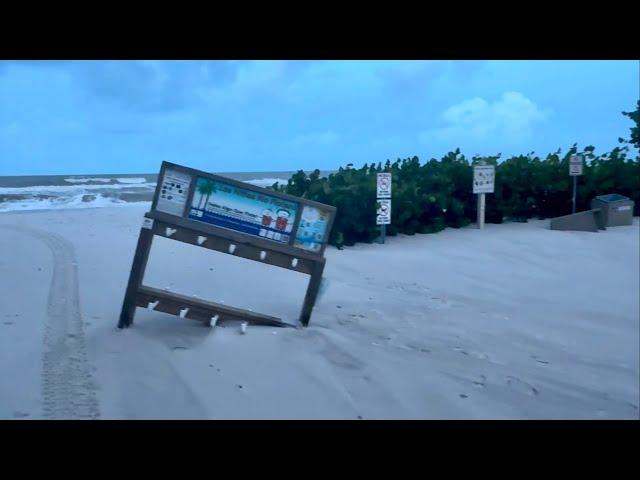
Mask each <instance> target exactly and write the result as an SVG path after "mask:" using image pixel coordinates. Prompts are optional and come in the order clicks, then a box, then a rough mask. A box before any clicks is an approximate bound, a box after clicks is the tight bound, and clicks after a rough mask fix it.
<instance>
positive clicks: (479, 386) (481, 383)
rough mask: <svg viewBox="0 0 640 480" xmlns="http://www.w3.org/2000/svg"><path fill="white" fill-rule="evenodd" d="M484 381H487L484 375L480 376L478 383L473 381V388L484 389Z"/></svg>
mask: <svg viewBox="0 0 640 480" xmlns="http://www.w3.org/2000/svg"><path fill="white" fill-rule="evenodd" d="M486 381H487V377H485V376H484V375H480V381H478V380H474V381H473V386H474V387H476V388H484V387H485V383H486Z"/></svg>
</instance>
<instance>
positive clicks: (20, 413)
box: [13, 411, 30, 418]
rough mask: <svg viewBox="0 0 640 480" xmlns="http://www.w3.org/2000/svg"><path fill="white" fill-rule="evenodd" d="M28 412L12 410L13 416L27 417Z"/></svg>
mask: <svg viewBox="0 0 640 480" xmlns="http://www.w3.org/2000/svg"><path fill="white" fill-rule="evenodd" d="M29 415H30V414H29V413H27V412H20V411H15V412H13V418H25V417H28V416H29Z"/></svg>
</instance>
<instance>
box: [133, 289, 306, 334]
mask: <svg viewBox="0 0 640 480" xmlns="http://www.w3.org/2000/svg"><path fill="white" fill-rule="evenodd" d="M156 301H159V303H158V305H157V306H156V307H155V308H154V310H156V311H159V312H165V313H169V314H171V315H180V311H181V310H182V309H184V308H188V309H189V311H188V312H187V314H186V315H185V318H191V319H193V320H200V321H203V322H206V323H208V322H209V321H210V320H211V317H213V316H215V315H219V316H220V318H219V320H218V321H224V320H245V321H247V322H249V323H253V324H256V325H270V326H274V327H293V328H295V325H291V324H289V323H286V322H283V321H282V320H281V319H279V318H277V317H273V316H271V315H264V314H261V313H256V312H251V311H249V310H244V309H241V308H236V307H230V306H228V305H222V304H220V303H215V302H209V301H207V300H201V299H199V298H196V297H188V296H186V295H181V294H179V293H173V292H168V291H166V290H160V289H157V288H153V287H148V286H145V285H142V286H141V287H140V288H139V289H138V294H137V296H136V305H137V306H139V307H144V308H147V306H148V305H149V303H153V302H156Z"/></svg>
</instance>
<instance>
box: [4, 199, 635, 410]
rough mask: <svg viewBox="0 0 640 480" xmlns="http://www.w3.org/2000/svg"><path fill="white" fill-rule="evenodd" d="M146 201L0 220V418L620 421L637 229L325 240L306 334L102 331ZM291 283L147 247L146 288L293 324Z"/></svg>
mask: <svg viewBox="0 0 640 480" xmlns="http://www.w3.org/2000/svg"><path fill="white" fill-rule="evenodd" d="M147 208H148V206H147V205H129V206H127V207H114V208H112V207H108V208H96V209H84V210H58V211H49V212H24V213H4V214H0V232H2V235H0V272H1V275H0V360H1V361H0V418H3V419H39V418H100V419H357V418H362V419H611V418H615V419H627V418H635V419H637V418H638V417H639V410H638V406H639V399H638V396H639V389H640V385H639V377H640V372H639V370H640V368H639V362H640V359H639V349H640V338H639V323H640V306H639V293H638V292H639V291H640V285H639V282H640V258H639V256H640V228H639V226H640V225H639V222H638V218H635V219H634V225H633V226H630V227H615V228H610V229H608V230H607V231H605V232H598V233H587V232H556V231H551V230H549V229H548V225H549V222H548V221H531V222H529V223H526V224H504V225H487V226H486V228H485V230H483V231H478V230H476V229H474V228H472V227H470V228H464V229H459V230H454V229H448V230H445V231H444V232H441V233H438V234H436V235H416V236H413V237H407V236H398V237H393V238H388V239H387V243H386V244H385V245H377V244H372V245H358V246H355V247H351V248H346V249H344V250H341V251H339V250H336V249H335V248H332V247H330V248H328V249H327V251H326V256H327V267H326V269H325V277H326V279H327V288H326V290H325V291H324V292H323V295H322V297H321V298H320V299H319V301H318V303H317V305H316V308H315V310H314V313H313V315H312V318H311V326H310V327H309V328H306V329H304V328H300V329H297V330H296V329H276V328H271V327H258V326H250V327H249V329H248V331H247V333H246V334H245V335H242V334H240V329H239V327H238V325H237V324H231V323H227V324H223V325H222V326H221V327H217V328H215V329H211V328H209V327H206V326H203V325H202V324H200V323H198V322H195V321H193V320H188V319H180V318H178V317H174V316H171V315H166V314H163V313H158V312H149V311H147V310H143V309H138V310H137V312H136V316H135V324H134V326H133V328H131V329H126V330H118V329H117V328H116V324H117V321H118V316H119V313H120V307H121V302H122V299H123V295H124V289H125V286H126V282H127V278H128V274H129V269H130V267H131V261H132V258H133V252H134V249H135V245H136V240H137V235H138V232H139V228H140V225H141V223H142V215H143V213H144V212H145V211H146V209H147ZM307 279H308V277H307V276H305V275H301V274H297V273H295V272H290V271H284V270H281V269H278V268H276V267H270V266H266V265H262V264H258V263H257V262H250V261H246V260H243V259H238V258H234V257H232V256H230V255H224V254H219V253H212V252H209V251H207V250H205V249H200V248H198V247H194V246H190V245H184V244H180V243H178V242H174V241H171V240H168V239H162V238H157V237H156V240H155V241H154V247H153V250H152V253H151V257H150V261H149V266H148V270H147V276H146V278H145V283H146V284H148V285H151V286H157V287H161V288H164V287H169V288H171V289H172V290H173V291H176V292H180V293H185V294H192V295H198V296H200V297H201V298H208V299H211V300H214V301H224V302H225V303H227V304H229V305H234V306H240V307H244V308H251V309H253V310H255V311H260V312H263V313H268V314H273V315H276V316H279V317H281V318H283V319H284V320H287V321H290V322H295V321H296V318H297V315H298V313H299V310H300V308H301V306H302V299H303V296H304V291H305V287H306V282H307Z"/></svg>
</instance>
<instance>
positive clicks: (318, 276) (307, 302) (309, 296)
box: [300, 259, 325, 327]
mask: <svg viewBox="0 0 640 480" xmlns="http://www.w3.org/2000/svg"><path fill="white" fill-rule="evenodd" d="M324 265H325V261H324V259H323V260H322V261H319V262H315V264H314V265H313V268H312V271H311V280H310V281H309V286H308V287H307V293H306V295H305V296H304V304H303V305H302V313H301V314H300V322H301V323H302V324H303V325H304V326H305V327H306V326H307V325H309V319H310V318H311V311H312V310H313V306H314V304H315V303H316V297H317V296H318V291H319V290H320V282H321V281H322V272H323V271H324Z"/></svg>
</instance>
